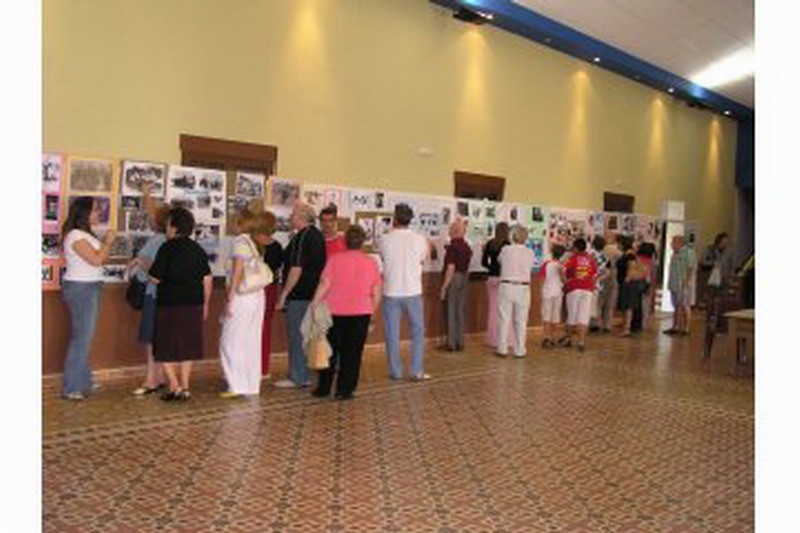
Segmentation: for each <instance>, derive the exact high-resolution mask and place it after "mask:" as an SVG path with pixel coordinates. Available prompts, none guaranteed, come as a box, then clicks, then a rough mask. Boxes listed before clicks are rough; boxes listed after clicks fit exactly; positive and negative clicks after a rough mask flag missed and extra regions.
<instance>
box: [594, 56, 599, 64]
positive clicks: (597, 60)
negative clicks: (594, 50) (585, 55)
mask: <svg viewBox="0 0 800 533" xmlns="http://www.w3.org/2000/svg"><path fill="white" fill-rule="evenodd" d="M592 61H594V62H595V63H599V62H600V58H599V57H598V56H594V59H593V60H592Z"/></svg>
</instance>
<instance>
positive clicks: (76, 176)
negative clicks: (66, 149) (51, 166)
mask: <svg viewBox="0 0 800 533" xmlns="http://www.w3.org/2000/svg"><path fill="white" fill-rule="evenodd" d="M114 167H115V163H114V161H111V160H110V159H92V158H82V157H76V156H70V157H69V179H68V183H69V190H70V192H71V193H72V194H76V195H78V194H89V195H92V194H111V192H112V191H113V183H114Z"/></svg>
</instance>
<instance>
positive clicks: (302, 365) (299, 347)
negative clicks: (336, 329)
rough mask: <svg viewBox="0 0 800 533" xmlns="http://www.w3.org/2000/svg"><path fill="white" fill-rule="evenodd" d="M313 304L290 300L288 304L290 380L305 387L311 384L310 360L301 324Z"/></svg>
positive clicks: (287, 325) (287, 332)
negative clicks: (305, 347) (304, 344)
mask: <svg viewBox="0 0 800 533" xmlns="http://www.w3.org/2000/svg"><path fill="white" fill-rule="evenodd" d="M310 303H311V302H310V301H309V300H288V301H287V302H286V337H287V340H288V343H289V379H291V380H292V381H294V383H295V384H296V385H299V386H304V385H307V384H308V383H309V382H310V379H309V374H308V360H307V359H306V353H305V351H303V335H301V334H300V324H302V323H303V317H304V316H305V315H306V310H307V309H308V306H309V304H310Z"/></svg>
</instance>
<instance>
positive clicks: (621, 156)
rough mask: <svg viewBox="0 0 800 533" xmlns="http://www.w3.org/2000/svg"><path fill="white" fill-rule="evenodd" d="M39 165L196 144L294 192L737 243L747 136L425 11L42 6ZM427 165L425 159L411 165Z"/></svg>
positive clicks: (180, 3)
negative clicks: (274, 150) (648, 218)
mask: <svg viewBox="0 0 800 533" xmlns="http://www.w3.org/2000/svg"><path fill="white" fill-rule="evenodd" d="M43 16H44V22H43V24H44V28H43V35H44V42H43V46H44V60H43V82H44V101H43V105H44V140H43V143H44V147H45V149H46V150H59V151H64V152H68V153H83V154H88V155H103V156H112V157H130V158H145V159H151V160H161V161H167V162H179V160H180V151H179V149H178V135H179V134H180V133H191V134H197V135H205V136H212V137H222V138H228V139H236V140H243V141H250V142H257V143H266V144H274V145H277V146H278V147H279V161H278V169H279V174H280V175H281V176H283V177H287V178H297V179H301V180H307V181H315V182H323V183H335V184H344V185H352V186H364V187H384V188H389V189H394V190H406V191H415V192H425V193H430V194H445V195H446V194H451V193H452V188H453V184H452V172H453V170H455V169H458V170H467V171H474V172H483V173H488V174H495V175H501V176H504V177H506V178H507V180H508V181H507V189H506V199H507V200H509V201H520V202H528V203H543V204H546V205H552V206H565V207H576V208H591V209H601V208H602V193H603V191H605V190H611V191H616V192H624V193H627V194H633V195H635V196H636V207H637V209H636V210H637V212H642V213H651V214H658V213H659V209H660V205H661V202H662V200H665V199H675V200H685V201H686V203H687V209H686V214H687V218H689V219H698V220H700V221H701V224H702V229H703V233H704V235H705V236H706V237H708V236H709V235H711V234H713V233H714V232H716V231H718V230H721V229H727V230H730V229H732V215H733V211H734V210H733V202H734V159H735V146H736V126H735V123H734V122H732V121H730V120H728V119H726V118H724V117H719V116H716V115H713V114H711V113H709V112H705V111H700V110H697V109H691V108H688V107H686V106H685V105H684V104H682V103H680V102H678V101H676V100H673V99H672V98H671V97H669V96H668V95H666V94H664V93H660V92H656V91H653V90H651V89H648V88H646V87H644V86H641V85H638V84H636V83H633V82H631V81H628V80H626V79H624V78H622V77H619V76H616V75H614V74H612V73H609V72H606V71H603V70H601V69H599V68H597V67H595V66H593V65H591V64H588V63H585V62H581V61H577V60H575V59H572V58H570V57H568V56H565V55H563V54H559V53H557V52H554V51H552V50H550V49H548V48H545V47H541V46H538V45H536V44H533V43H531V42H529V41H526V40H524V39H521V38H519V37H516V36H514V35H511V34H508V33H506V32H504V31H502V30H498V29H494V28H491V27H485V26H484V27H476V26H471V25H467V24H463V23H460V22H458V21H455V20H453V19H452V18H451V16H450V13H449V12H447V11H445V10H443V9H441V8H439V7H436V6H433V5H431V4H429V2H428V1H427V0H135V1H131V0H44V1H43ZM422 146H426V147H430V148H431V149H432V150H433V154H432V155H430V156H427V157H426V156H422V155H420V154H419V153H418V149H419V148H420V147H422Z"/></svg>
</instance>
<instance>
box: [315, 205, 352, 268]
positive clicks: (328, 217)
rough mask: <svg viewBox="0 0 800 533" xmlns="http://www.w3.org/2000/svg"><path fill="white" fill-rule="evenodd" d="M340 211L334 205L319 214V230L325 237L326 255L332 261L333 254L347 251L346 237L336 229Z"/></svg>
mask: <svg viewBox="0 0 800 533" xmlns="http://www.w3.org/2000/svg"><path fill="white" fill-rule="evenodd" d="M338 215H339V211H338V209H337V208H336V206H335V205H334V204H330V205H329V206H328V207H325V208H324V209H322V211H320V212H319V229H320V230H321V231H322V235H324V236H325V255H326V256H327V257H328V259H330V257H331V256H332V255H333V254H336V253H339V252H344V251H345V250H347V244H346V243H345V239H344V235H342V234H341V233H339V231H338V230H337V229H336V226H337V223H338V220H339V219H338Z"/></svg>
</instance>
